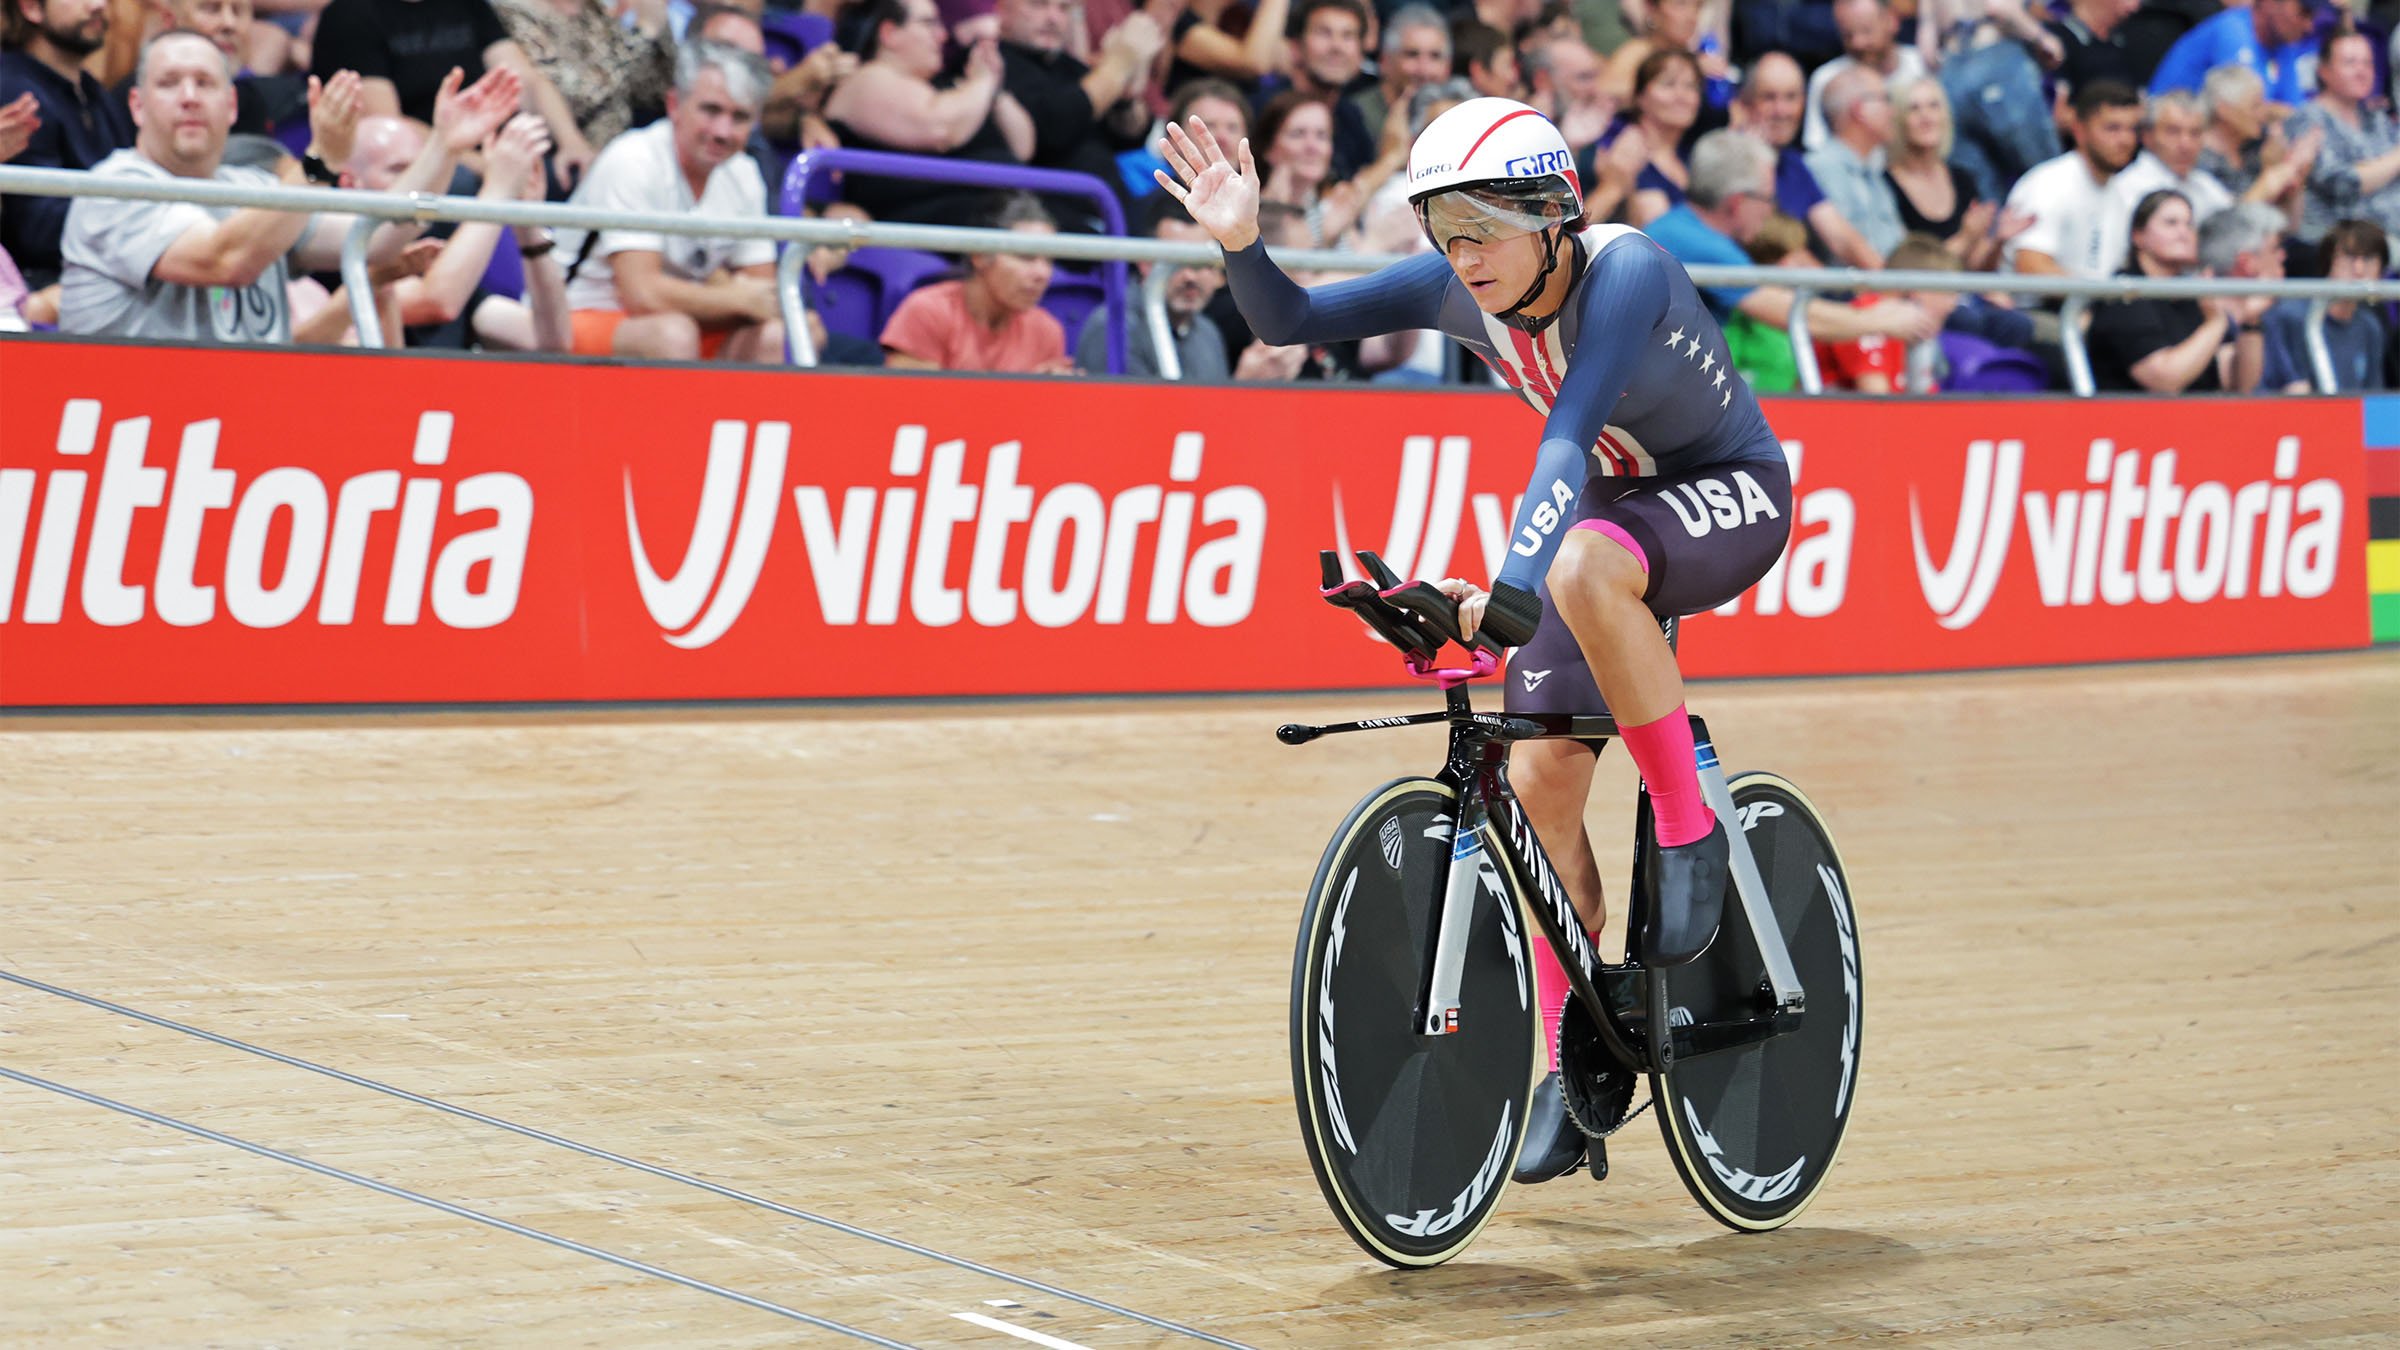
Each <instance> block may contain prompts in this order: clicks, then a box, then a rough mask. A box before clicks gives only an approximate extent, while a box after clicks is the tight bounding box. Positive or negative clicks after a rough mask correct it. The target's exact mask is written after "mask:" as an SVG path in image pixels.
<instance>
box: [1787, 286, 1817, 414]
mask: <svg viewBox="0 0 2400 1350" xmlns="http://www.w3.org/2000/svg"><path fill="white" fill-rule="evenodd" d="M1815 298H1816V296H1815V295H1814V294H1813V293H1812V292H1810V291H1809V290H1808V289H1807V288H1806V287H1800V286H1795V287H1793V288H1792V313H1791V317H1790V318H1788V319H1786V320H1785V321H1784V336H1785V337H1787V338H1789V339H1791V343H1792V370H1793V372H1794V373H1795V374H1796V375H1797V376H1798V377H1799V380H1800V392H1801V393H1803V394H1822V393H1824V392H1825V376H1824V374H1823V372H1821V371H1819V370H1818V369H1817V344H1816V343H1815V342H1814V341H1812V340H1811V339H1810V338H1809V336H1808V302H1809V301H1811V300H1814V299H1815Z"/></svg>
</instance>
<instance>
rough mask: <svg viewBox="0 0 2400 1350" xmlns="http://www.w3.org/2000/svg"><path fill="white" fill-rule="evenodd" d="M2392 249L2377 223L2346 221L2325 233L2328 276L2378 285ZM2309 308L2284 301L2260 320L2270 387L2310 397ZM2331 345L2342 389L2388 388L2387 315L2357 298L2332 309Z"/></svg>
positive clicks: (2327, 310) (2329, 320) (2337, 384)
mask: <svg viewBox="0 0 2400 1350" xmlns="http://www.w3.org/2000/svg"><path fill="white" fill-rule="evenodd" d="M2210 223H2211V224H2214V223H2215V221H2214V220H2213V219H2212V220H2211V221H2210ZM2390 247H2391V245H2390V244H2389V243H2388V242H2387V239H2386V237H2385V235H2384V233H2383V231H2382V229H2381V228H2379V227H2378V226H2376V225H2375V224H2373V223H2372V222H2369V221H2364V220H2345V221H2340V222H2338V223H2336V224H2335V225H2334V227H2333V228H2332V229H2330V230H2328V231H2326V233H2325V264H2326V265H2325V276H2326V278H2327V279H2328V280H2331V281H2374V280H2376V279H2377V278H2379V277H2381V276H2382V275H2383V273H2384V268H2385V266H2386V260H2387V258H2388V256H2389V249H2390ZM2308 304H2309V302H2308V301H2306V300H2301V299H2296V298H2295V299H2291V300H2278V301H2276V302H2275V304H2274V305H2273V306H2271V307H2270V308H2269V309H2268V310H2267V314H2266V318H2265V319H2263V320H2261V321H2260V323H2259V329H2260V331H2261V333H2262V334H2263V335H2264V341H2265V343H2266V352H2265V357H2264V359H2265V367H2266V375H2265V378H2264V379H2263V381H2262V387H2263V388H2264V389H2270V390H2277V391H2280V392H2282V393H2286V394H2305V393H2309V392H2311V391H2312V390H2314V389H2315V388H2316V382H2315V380H2314V379H2313V377H2312V375H2311V372H2310V366H2309V360H2308V337H2307V330H2308ZM2325 346H2326V349H2327V351H2328V352H2329V353H2330V354H2331V355H2332V357H2333V386H2334V388H2335V389H2336V390H2339V391H2340V392H2342V393H2345V394H2348V393H2355V392H2357V391H2359V390H2367V389H2382V388H2385V387H2386V386H2385V383H2384V370H2383V366H2384V357H2385V353H2386V351H2387V349H2388V346H2389V344H2388V340H2387V335H2386V333H2385V331H2384V326H2383V317H2382V316H2381V315H2380V314H2378V313H2376V311H2375V307H2374V306H2372V305H2362V304H2360V303H2358V302H2357V301H2355V300H2337V301H2335V302H2334V303H2333V304H2330V305H2328V306H2326V307H2325Z"/></svg>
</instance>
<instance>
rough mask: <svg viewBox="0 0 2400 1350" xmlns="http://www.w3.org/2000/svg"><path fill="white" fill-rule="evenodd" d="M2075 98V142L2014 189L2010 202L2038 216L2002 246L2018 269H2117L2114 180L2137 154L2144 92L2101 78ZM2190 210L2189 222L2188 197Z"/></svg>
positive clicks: (2041, 272)
mask: <svg viewBox="0 0 2400 1350" xmlns="http://www.w3.org/2000/svg"><path fill="white" fill-rule="evenodd" d="M2074 106H2075V140H2076V146H2075V148H2074V149H2072V150H2069V151H2068V152H2066V153H2065V154H2063V155H2060V156H2059V157H2058V158H2056V159H2053V160H2050V161H2048V162H2047V163H2043V164H2038V165H2035V166H2034V168H2033V171H2032V172H2030V173H2028V174H2026V175H2025V176H2024V177H2023V178H2020V179H2018V180H2017V185H2016V187H2015V188H2014V189H2013V190H2012V191H2010V193H2009V194H2008V209H2009V210H2010V211H2012V212H2021V213H2023V215H2024V216H2026V217H2027V218H2029V219H2030V221H2031V223H2030V224H2028V225H2027V226H2026V227H2025V229H2024V230H2023V231H2022V232H2020V233H2019V234H2018V235H2017V236H2016V237H2015V238H2014V239H2011V240H2009V241H2008V243H2007V244H2006V245H2005V246H2003V248H2002V250H2001V256H2002V258H2003V259H2004V260H2005V261H2006V263H2007V266H2008V269H2009V270H2010V271H2014V272H2024V273H2029V274H2032V275H2037V276H2060V275H2065V276H2071V277H2095V278H2096V277H2104V276H2107V275H2108V274H2109V271H2110V270H2111V269H2110V268H2109V266H2108V256H2109V255H2108V246H2109V241H2110V233H2109V230H2108V228H2107V225H2106V220H2107V216H2108V185H2109V182H2110V181H2111V180H2112V179H2114V178H2115V177H2116V176H2117V175H2118V174H2119V173H2121V172H2123V171H2124V169H2125V166H2126V165H2127V164H2130V163H2132V162H2133V148H2134V144H2135V136H2136V126H2137V124H2138V123H2139V122H2140V120H2141V111H2140V109H2141V97H2140V95H2138V94H2135V93H2134V92H2133V91H2132V90H2131V89H2128V88H2126V87H2125V86H2124V85H2121V84H2110V83H2109V82H2108V81H2106V80H2101V81H2099V82H2097V83H2093V84H2087V85H2085V86H2084V87H2083V89H2082V90H2081V91H2080V92H2078V93H2077V94H2076V95H2075V105H2074ZM2185 215H2186V217H2187V223H2188V217H2189V215H2190V211H2189V209H2188V204H2187V209H2186V211H2185Z"/></svg>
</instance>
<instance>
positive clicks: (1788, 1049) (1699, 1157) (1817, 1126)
mask: <svg viewBox="0 0 2400 1350" xmlns="http://www.w3.org/2000/svg"><path fill="white" fill-rule="evenodd" d="M1730 786H1731V788H1732V790H1733V801H1734V807H1735V809H1736V812H1737V814H1738V815H1739V816H1740V819H1739V820H1738V821H1729V822H1727V827H1728V828H1734V827H1736V826H1737V825H1738V827H1739V828H1741V829H1742V830H1743V831H1744V833H1745V836H1746V837H1747V838H1748V839H1749V841H1750V851H1751V852H1752V854H1753V855H1755V856H1756V857H1757V859H1758V870H1759V875H1760V876H1761V877H1762V878H1763V879H1764V880H1765V882H1766V888H1767V896H1768V903H1769V907H1770V908H1772V909H1773V910H1774V912H1775V921H1776V925H1777V927H1778V928H1780V929H1781V930H1782V933H1783V940H1784V943H1785V945H1786V946H1787V947H1789V948H1790V949H1791V956H1792V965H1793V968H1794V970H1795V972H1796V973H1797V974H1798V975H1799V977H1800V985H1801V988H1802V989H1804V990H1805V991H1806V992H1807V996H1808V1003H1807V1010H1806V1012H1805V1014H1804V1016H1803V1018H1802V1020H1801V1024H1800V1027H1799V1029H1798V1030H1796V1031H1792V1032H1789V1033H1787V1034H1784V1035H1780V1036H1776V1037H1773V1038H1771V1039H1768V1040H1763V1041H1756V1042H1753V1043H1751V1044H1747V1045H1740V1046H1736V1047H1735V1048H1732V1049H1725V1050H1716V1051H1712V1052H1709V1053H1703V1054H1691V1055H1679V1056H1678V1057H1677V1058H1676V1059H1675V1061H1674V1062H1673V1063H1672V1064H1671V1065H1669V1066H1668V1069H1667V1071H1666V1072H1665V1073H1664V1074H1652V1075H1651V1088H1652V1091H1653V1093H1654V1095H1655V1096H1656V1097H1657V1100H1658V1104H1659V1111H1658V1123H1659V1128H1660V1129H1661V1130H1662V1131H1663V1132H1665V1134H1666V1137H1667V1152H1668V1154H1669V1155H1670V1156H1671V1157H1672V1158H1673V1159H1674V1162H1675V1170H1676V1171H1677V1172H1678V1173H1680V1174H1681V1175H1682V1177H1683V1184H1684V1186H1685V1187H1686V1188H1687V1189H1689V1190H1690V1191H1691V1193H1692V1198H1693V1199H1696V1200H1698V1201H1699V1202H1700V1204H1701V1207H1702V1208H1704V1209H1706V1210H1707V1211H1708V1212H1709V1213H1710V1214H1712V1215H1714V1216H1716V1218H1717V1219H1718V1220H1720V1221H1721V1222H1723V1223H1725V1224H1726V1225H1727V1226H1729V1227H1732V1228H1738V1229H1747V1230H1763V1229H1770V1228H1780V1227H1782V1226H1783V1225H1785V1224H1787V1223H1789V1222H1791V1221H1792V1219H1793V1218H1795V1217H1796V1216H1798V1214H1799V1213H1800V1211H1801V1210H1803V1209H1805V1208H1807V1207H1808V1203H1809V1201H1810V1200H1812V1199H1814V1198H1815V1197H1816V1194H1817V1190H1818V1188H1819V1187H1821V1186H1822V1185H1823V1184H1824V1182H1825V1177H1826V1175H1827V1174H1828V1173H1829V1172H1831V1171H1832V1169H1833V1161H1834V1156H1835V1155H1836V1154H1837V1153H1839V1152H1840V1151H1841V1146H1842V1135H1843V1132H1844V1130H1845V1129H1846V1128H1847V1127H1848V1125H1849V1123H1850V1104H1851V1101H1852V1098H1853V1096H1854V1094H1855V1091H1856V1088H1857V1083H1858V1052H1859V1035H1860V1030H1861V1007H1860V998H1859V995H1860V982H1859V958H1858V920H1857V917H1856V915H1855V914H1854V913H1853V912H1852V910H1851V906H1850V887H1849V881H1848V879H1847V878H1845V877H1844V875H1843V873H1842V860H1841V856H1840V854H1838V853H1837V852H1835V850H1834V846H1833V839H1832V836H1831V835H1829V834H1828V833H1827V832H1826V830H1825V825H1824V822H1823V821H1822V820H1821V819H1819V818H1818V816H1817V812H1816V808H1815V807H1813V806H1811V805H1810V804H1809V800H1808V798H1807V797H1805V796H1803V795H1802V794H1801V792H1800V790H1799V789H1798V788H1796V787H1793V786H1792V785H1791V784H1790V783H1787V782H1785V781H1784V780H1782V779H1780V778H1777V777H1775V776H1774V775H1772V774H1764V773H1748V774H1743V775H1741V776H1740V777H1737V778H1735V779H1734V780H1733V781H1732V783H1731V784H1730ZM1665 1001H1666V1004H1667V1010H1668V1012H1667V1015H1668V1021H1669V1023H1670V1025H1673V1026H1678V1027H1682V1026H1700V1027H1705V1026H1707V1025H1708V1024H1710V1023H1738V1022H1740V1021H1742V1020H1744V1019H1747V1018H1755V1017H1761V1016H1764V1015H1766V1014H1767V1013H1768V1012H1769V1011H1770V1010H1771V1007H1772V996H1771V995H1770V994H1769V993H1768V992H1767V991H1766V968H1765V966H1764V964H1763V963H1762V962H1761V960H1760V958H1759V954H1758V944H1757V942H1756V941H1755V940H1753V939H1752V937H1751V935H1750V927H1749V924H1748V923H1747V922H1746V921H1745V920H1744V918H1743V915H1742V909H1741V902H1740V900H1739V898H1738V897H1735V896H1730V895H1729V896H1728V897H1727V898H1726V903H1725V921H1724V924H1723V926H1722V927H1721V928H1720V929H1719V930H1718V933H1717V937H1716V940H1715V941H1714V942H1712V943H1710V944H1709V948H1708V950H1707V951H1705V952H1703V953H1701V956H1700V959H1699V960H1697V961H1694V962H1693V963H1692V964H1690V965H1688V966H1679V967H1677V968H1675V969H1673V970H1671V971H1668V972H1667V973H1666V1000H1665Z"/></svg>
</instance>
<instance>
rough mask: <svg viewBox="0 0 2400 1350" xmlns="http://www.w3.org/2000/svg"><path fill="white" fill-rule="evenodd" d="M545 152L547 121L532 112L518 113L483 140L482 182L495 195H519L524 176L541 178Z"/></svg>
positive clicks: (523, 189) (547, 139)
mask: <svg viewBox="0 0 2400 1350" xmlns="http://www.w3.org/2000/svg"><path fill="white" fill-rule="evenodd" d="M549 153H550V126H549V124H548V123H546V122H544V121H543V120H542V119H541V118H540V117H537V116H535V115H534V114H532V113H518V114H517V115H516V116H514V117H512V118H510V119H508V125H506V126H504V127H502V128H500V130H499V131H498V132H497V133H496V134H494V135H493V137H492V138H491V139H490V140H489V141H486V142H484V147H483V171H484V182H485V183H486V184H487V185H488V186H490V188H491V189H492V191H493V192H494V194H495V195H497V196H500V197H503V198H507V197H523V196H524V195H525V185H526V182H527V181H528V180H532V181H535V182H539V181H540V180H541V176H542V158H543V156H545V155H548V154H549Z"/></svg>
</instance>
